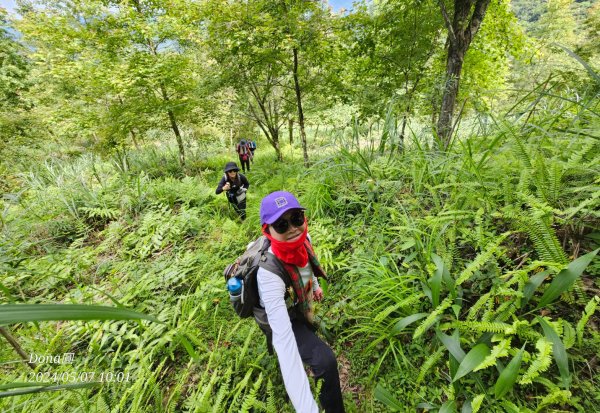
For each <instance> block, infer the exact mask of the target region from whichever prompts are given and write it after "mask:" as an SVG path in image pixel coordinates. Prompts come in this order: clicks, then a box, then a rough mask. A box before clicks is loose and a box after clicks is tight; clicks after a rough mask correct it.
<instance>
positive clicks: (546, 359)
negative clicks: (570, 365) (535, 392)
mask: <svg viewBox="0 0 600 413" xmlns="http://www.w3.org/2000/svg"><path fill="white" fill-rule="evenodd" d="M535 348H536V349H537V351H538V352H537V354H536V357H535V358H534V359H533V361H532V362H531V364H530V365H529V368H528V369H527V371H526V372H525V374H524V375H523V377H521V380H519V383H520V384H531V383H532V381H533V379H535V378H536V377H538V376H539V375H540V373H543V372H544V371H546V370H548V368H549V367H550V363H551V362H552V343H550V342H549V341H548V340H546V339H545V338H544V337H542V338H540V339H539V340H538V341H537V343H535Z"/></svg>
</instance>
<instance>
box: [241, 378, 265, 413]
mask: <svg viewBox="0 0 600 413" xmlns="http://www.w3.org/2000/svg"><path fill="white" fill-rule="evenodd" d="M262 381H263V375H262V373H260V374H259V375H258V378H257V379H256V382H254V386H252V390H250V393H248V394H247V395H246V397H244V400H243V402H242V407H241V410H240V411H241V412H242V413H247V412H249V411H250V409H252V408H254V407H257V404H259V401H258V399H257V398H256V393H258V390H259V389H260V386H261V385H262Z"/></svg>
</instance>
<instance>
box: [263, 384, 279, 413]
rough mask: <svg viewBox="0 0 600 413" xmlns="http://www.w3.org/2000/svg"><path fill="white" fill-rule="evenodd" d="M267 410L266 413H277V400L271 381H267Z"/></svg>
mask: <svg viewBox="0 0 600 413" xmlns="http://www.w3.org/2000/svg"><path fill="white" fill-rule="evenodd" d="M265 410H266V413H277V399H276V398H275V390H274V389H273V383H272V382H271V379H269V381H267V405H266V406H265Z"/></svg>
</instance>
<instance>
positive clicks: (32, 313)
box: [0, 304, 160, 325]
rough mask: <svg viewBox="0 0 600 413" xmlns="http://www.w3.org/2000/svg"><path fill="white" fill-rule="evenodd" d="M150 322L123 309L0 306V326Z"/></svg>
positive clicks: (72, 305)
mask: <svg viewBox="0 0 600 413" xmlns="http://www.w3.org/2000/svg"><path fill="white" fill-rule="evenodd" d="M139 319H144V320H150V321H154V322H158V323H160V321H158V320H157V319H156V318H154V317H152V316H150V315H147V314H143V313H138V312H136V311H132V310H126V309H123V308H115V307H105V306H100V305H84V304H5V305H0V325H6V324H14V323H24V322H28V321H49V320H139Z"/></svg>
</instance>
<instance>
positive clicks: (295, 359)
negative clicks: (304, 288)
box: [256, 262, 319, 413]
mask: <svg viewBox="0 0 600 413" xmlns="http://www.w3.org/2000/svg"><path fill="white" fill-rule="evenodd" d="M299 270H300V275H301V276H302V281H303V283H304V284H305V285H306V283H307V282H308V280H309V279H310V278H311V277H312V280H313V291H314V290H316V289H317V288H319V284H318V282H317V280H316V277H314V275H313V272H312V268H311V266H310V262H309V263H308V264H306V266H305V267H302V268H299ZM256 278H257V281H258V295H259V297H260V304H261V306H263V307H264V308H265V311H266V313H267V318H268V320H269V326H270V327H271V330H273V348H274V349H275V352H276V353H277V359H278V360H279V368H280V370H281V375H282V376H283V382H284V384H285V389H286V390H287V393H288V396H289V397H290V400H291V401H292V404H293V405H294V408H295V409H296V411H297V412H298V413H319V408H318V407H317V403H316V401H315V399H314V397H313V395H312V392H311V391H310V384H309V383H308V377H307V376H306V371H305V370H304V366H303V365H302V359H301V358H300V352H299V351H298V345H297V344H296V338H295V337H294V332H293V331H292V323H291V321H290V316H289V315H288V311H287V308H286V305H285V300H284V297H285V283H284V282H283V280H282V279H281V278H280V277H279V276H278V275H277V274H274V273H272V272H270V271H267V270H265V269H264V268H259V269H258V273H257V276H256Z"/></svg>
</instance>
